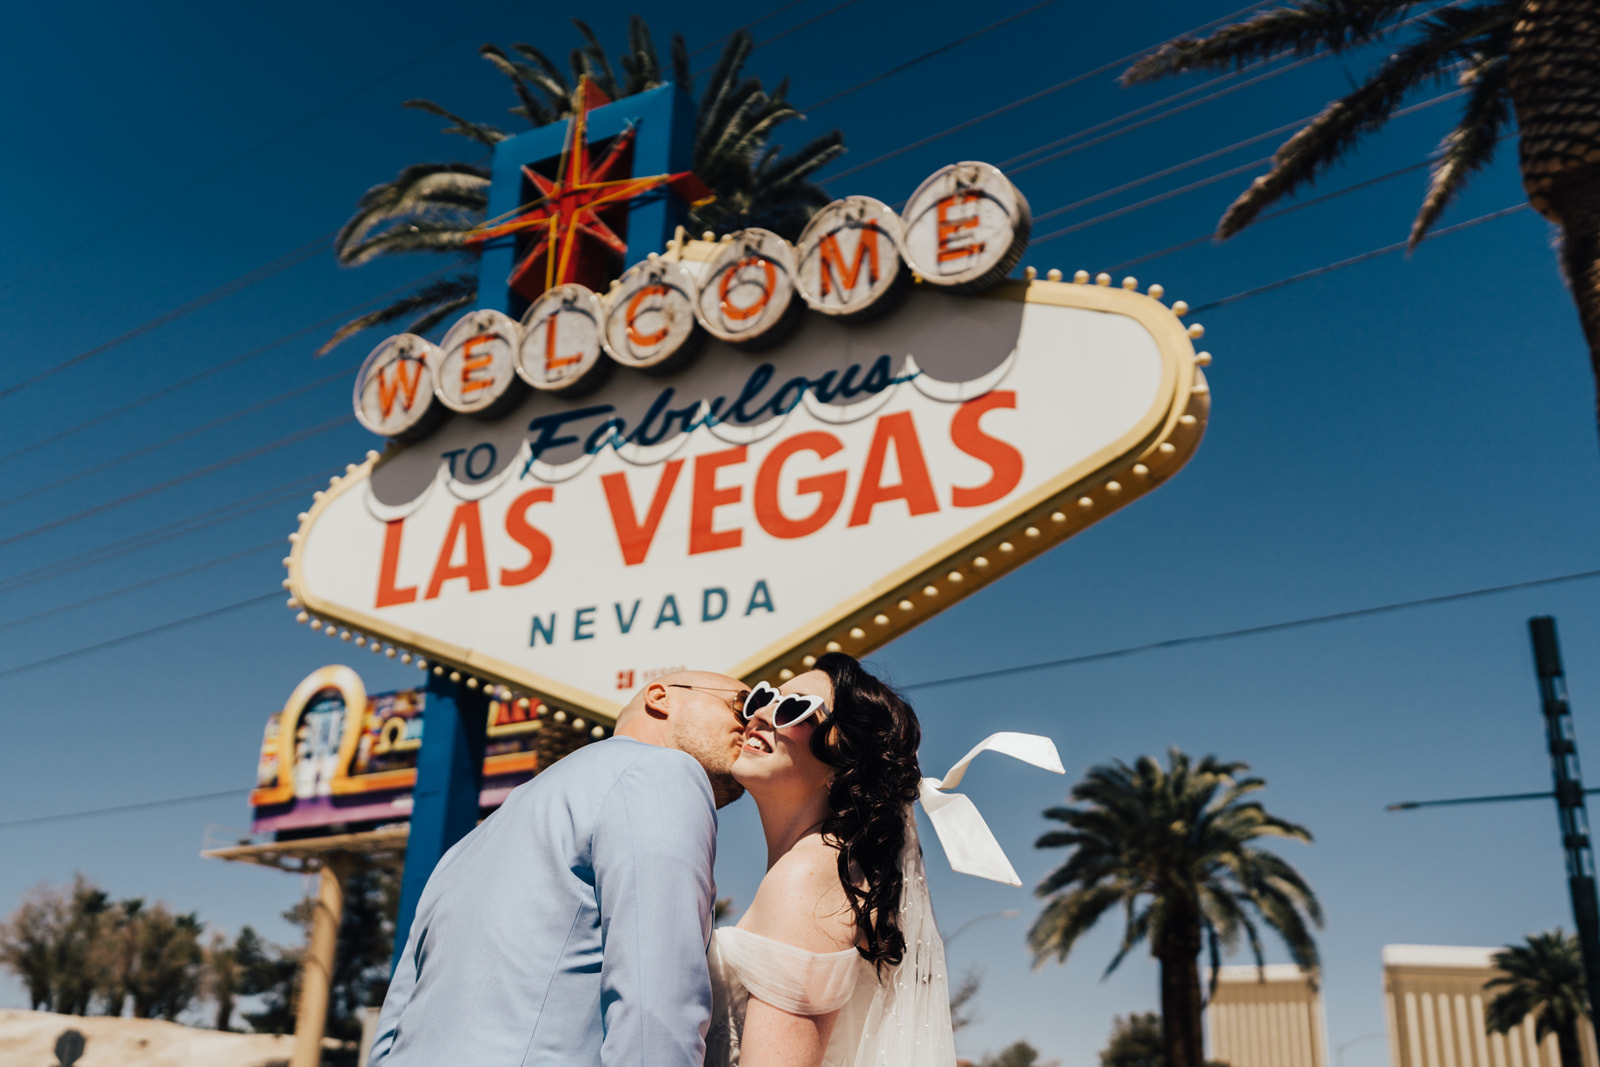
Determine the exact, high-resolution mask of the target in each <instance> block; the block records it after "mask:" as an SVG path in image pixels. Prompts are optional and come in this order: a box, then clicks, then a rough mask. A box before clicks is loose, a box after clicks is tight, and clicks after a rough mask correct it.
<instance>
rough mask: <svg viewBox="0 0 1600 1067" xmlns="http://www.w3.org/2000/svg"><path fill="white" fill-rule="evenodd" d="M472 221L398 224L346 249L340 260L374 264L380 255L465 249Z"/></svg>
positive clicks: (350, 265) (348, 265)
mask: <svg viewBox="0 0 1600 1067" xmlns="http://www.w3.org/2000/svg"><path fill="white" fill-rule="evenodd" d="M474 228H475V227H474V224H472V223H470V222H440V221H435V220H430V219H418V220H416V221H415V222H409V223H406V224H404V225H400V226H395V227H393V228H392V229H388V230H385V231H383V232H382V233H380V234H377V235H375V236H372V237H368V238H367V239H366V240H364V241H359V242H356V243H355V244H352V245H350V246H349V247H347V248H346V249H344V252H343V254H342V255H341V256H340V257H339V262H340V263H341V264H342V265H344V266H346V267H355V266H359V265H361V264H363V263H370V262H372V261H373V260H374V259H377V258H378V257H379V256H393V255H400V254H403V253H408V252H458V253H459V252H463V251H466V250H467V244H466V242H467V237H468V236H469V235H470V233H471V232H472V230H473V229H474Z"/></svg>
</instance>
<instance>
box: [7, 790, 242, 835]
mask: <svg viewBox="0 0 1600 1067" xmlns="http://www.w3.org/2000/svg"><path fill="white" fill-rule="evenodd" d="M250 793H251V790H249V789H222V790H219V791H217V792H215V793H191V794H190V795H189V796H186V797H168V798H166V799H165V800H143V801H139V802H137V803H134V804H111V805H108V806H106V807H103V808H83V809H80V810H78V811H59V812H56V813H54V814H51V815H32V816H29V817H27V818H25V819H7V820H5V821H4V822H0V830H12V829H16V828H17V827H21V826H40V825H43V824H44V823H52V822H64V821H66V820H68V819H88V818H92V817H93V816H96V815H115V814H118V813H120V812H124V811H149V810H150V809H151V808H172V807H177V806H178V805H179V804H196V803H199V802H200V801H202V800H223V799H226V798H228V797H242V796H249V795H250Z"/></svg>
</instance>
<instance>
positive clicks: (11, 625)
mask: <svg viewBox="0 0 1600 1067" xmlns="http://www.w3.org/2000/svg"><path fill="white" fill-rule="evenodd" d="M269 548H275V549H278V550H279V551H282V550H283V538H281V537H274V538H273V539H272V540H271V541H266V542H263V543H261V544H259V545H252V546H251V547H249V548H243V549H240V550H239V551H237V552H230V553H229V554H228V555H226V556H220V557H218V558H217V559H208V560H206V561H205V562H204V563H196V564H195V565H194V566H192V567H184V568H183V569H182V570H176V571H171V572H169V573H167V574H163V575H160V576H158V577H155V578H147V579H145V580H144V581H142V582H134V583H133V584H132V585H124V586H119V587H118V588H116V589H110V590H107V591H106V592H104V593H97V594H96V595H94V596H91V597H85V598H84V599H82V600H74V601H73V602H72V603H70V604H61V605H58V606H56V607H53V608H47V609H46V610H44V611H36V612H34V613H33V614H32V615H25V616H23V617H22V618H20V619H8V620H7V621H5V622H0V631H4V630H13V629H15V628H16V627H18V626H25V625H27V624H28V623H32V622H38V621H39V620H40V619H48V618H51V617H52V616H55V615H62V614H65V613H66V612H69V611H76V610H78V609H79V608H86V607H88V606H90V605H91V604H99V603H101V602H102V601H106V600H113V599H115V598H117V597H119V596H126V595H127V594H129V593H136V592H138V591H139V590H141V589H149V588H151V587H152V586H157V585H165V584H166V583H167V582H171V581H176V580H177V579H179V578H184V577H187V576H188V575H191V574H198V573H199V572H201V571H205V570H210V569H211V568H212V567H219V566H221V565H222V564H224V563H232V562H234V561H235V560H241V559H246V558H248V557H250V556H259V555H260V554H261V553H263V552H265V551H266V550H267V549H269Z"/></svg>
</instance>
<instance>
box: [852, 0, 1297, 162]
mask: <svg viewBox="0 0 1600 1067" xmlns="http://www.w3.org/2000/svg"><path fill="white" fill-rule="evenodd" d="M1270 2H1271V0H1257V2H1256V3H1253V4H1247V5H1245V6H1244V7H1241V8H1240V9H1239V10H1237V11H1233V12H1230V13H1228V14H1226V15H1223V16H1221V17H1220V18H1215V19H1212V20H1211V21H1210V22H1206V23H1202V24H1201V25H1199V26H1196V27H1194V28H1193V29H1191V30H1186V31H1184V33H1183V34H1181V35H1180V36H1184V37H1193V36H1195V35H1197V34H1201V33H1204V32H1206V31H1207V30H1209V29H1212V28H1214V27H1216V26H1219V25H1221V24H1222V23H1224V22H1232V21H1233V20H1234V19H1236V18H1239V17H1241V16H1243V15H1248V14H1249V13H1250V12H1252V11H1254V10H1256V9H1257V8H1260V7H1265V6H1266V4H1267V3H1270ZM1156 47H1159V42H1158V43H1157V44H1155V45H1149V46H1146V47H1144V48H1141V49H1139V50H1138V51H1136V52H1129V53H1128V54H1127V55H1125V56H1119V57H1118V58H1116V59H1113V60H1111V61H1109V62H1107V63H1102V64H1100V66H1098V67H1095V68H1094V69H1092V70H1086V71H1084V72H1083V73H1081V74H1074V75H1073V76H1072V77H1070V78H1067V79H1066V80H1065V81H1059V82H1056V83H1055V84H1054V85H1050V86H1046V87H1045V88H1043V89H1040V90H1039V91H1038V92H1035V93H1030V94H1028V95H1027V96H1024V97H1019V98H1018V99H1016V100H1013V101H1011V102H1010V103H1007V104H1002V105H1001V106H999V107H997V108H993V109H991V110H989V111H985V112H984V113H983V114H981V115H974V116H973V117H972V118H970V119H965V120H963V121H961V122H958V123H956V124H955V125H954V126H951V127H949V128H948V129H944V130H940V131H939V132H938V133H932V134H929V135H928V136H926V137H923V138H921V139H920V140H916V141H912V142H911V143H910V144H905V145H901V146H900V147H899V148H896V149H893V150H892V151H889V152H885V153H883V154H882V155H880V156H874V157H872V158H871V159H869V160H867V161H866V162H864V163H857V164H856V165H855V166H853V167H846V168H845V169H844V170H841V171H840V172H839V173H837V174H835V175H833V176H832V177H830V178H827V179H826V180H824V181H823V182H822V183H821V184H823V185H828V184H831V183H833V182H836V181H838V180H839V179H840V178H848V177H849V176H851V175H852V174H859V173H861V172H862V171H864V170H867V169H868V168H870V167H876V166H877V165H878V164H879V163H886V162H888V161H889V160H891V159H894V158H895V157H897V156H902V155H905V154H906V153H907V152H912V151H915V150H916V149H918V148H923V147H926V146H927V145H930V144H933V143H934V142H935V141H941V140H943V139H944V138H946V137H949V136H951V135H952V134H957V133H960V132H961V131H963V130H968V129H971V128H972V127H974V126H977V125H980V124H981V123H984V122H988V121H989V120H990V119H993V118H998V117H999V116H1001V115H1004V114H1005V113H1006V112H1008V111H1015V110H1016V109H1017V108H1019V107H1026V106H1027V105H1028V104H1032V103H1037V102H1038V101H1040V100H1043V99H1045V98H1046V97H1048V96H1053V95H1054V94H1056V93H1059V92H1061V91H1062V90H1063V89H1070V88H1072V87H1073V86H1074V85H1081V84H1082V83H1084V82H1086V81H1088V80H1089V79H1090V78H1094V77H1098V76H1099V75H1101V74H1108V73H1110V72H1111V71H1113V70H1116V69H1117V68H1118V67H1123V66H1126V65H1127V64H1129V63H1132V62H1133V61H1134V60H1136V59H1138V58H1139V57H1140V56H1143V55H1145V54H1146V53H1148V52H1149V51H1150V50H1151V49H1152V48H1156Z"/></svg>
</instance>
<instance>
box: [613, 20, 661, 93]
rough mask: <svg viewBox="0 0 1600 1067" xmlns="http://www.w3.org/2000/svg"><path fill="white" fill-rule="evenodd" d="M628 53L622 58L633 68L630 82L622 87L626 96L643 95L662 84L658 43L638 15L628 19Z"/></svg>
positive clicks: (630, 71) (629, 73)
mask: <svg viewBox="0 0 1600 1067" xmlns="http://www.w3.org/2000/svg"><path fill="white" fill-rule="evenodd" d="M628 53H629V54H628V55H626V56H623V57H622V61H623V63H624V64H625V65H626V66H628V67H630V68H631V69H629V71H628V80H627V82H626V84H624V85H623V87H622V91H623V95H624V96H632V95H634V94H635V93H642V92H644V91H645V90H647V89H654V88H655V87H656V86H658V85H661V84H662V81H663V79H662V77H661V61H660V60H659V59H658V58H656V43H655V41H653V40H651V38H650V27H649V26H648V25H647V24H646V23H645V21H644V19H642V18H640V17H639V16H638V15H630V16H629V17H628Z"/></svg>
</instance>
